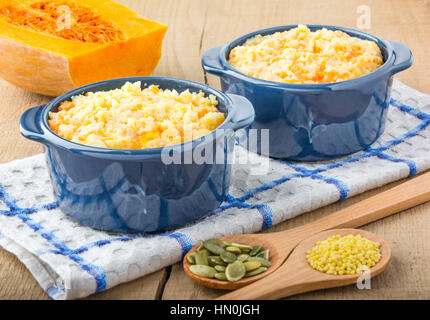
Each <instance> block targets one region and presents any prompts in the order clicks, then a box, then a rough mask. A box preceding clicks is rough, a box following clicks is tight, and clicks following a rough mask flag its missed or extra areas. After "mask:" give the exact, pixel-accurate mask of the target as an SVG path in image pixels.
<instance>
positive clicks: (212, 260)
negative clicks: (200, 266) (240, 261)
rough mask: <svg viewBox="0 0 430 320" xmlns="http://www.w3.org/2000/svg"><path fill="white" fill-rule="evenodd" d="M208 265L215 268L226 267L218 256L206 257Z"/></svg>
mask: <svg viewBox="0 0 430 320" xmlns="http://www.w3.org/2000/svg"><path fill="white" fill-rule="evenodd" d="M208 261H209V265H210V266H212V267H215V266H216V265H221V266H226V265H227V263H225V262H224V261H223V260H222V259H221V258H220V257H219V256H209V257H208Z"/></svg>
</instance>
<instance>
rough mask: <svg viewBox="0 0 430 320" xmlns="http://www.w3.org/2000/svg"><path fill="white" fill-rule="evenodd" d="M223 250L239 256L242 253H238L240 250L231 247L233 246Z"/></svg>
mask: <svg viewBox="0 0 430 320" xmlns="http://www.w3.org/2000/svg"><path fill="white" fill-rule="evenodd" d="M225 250H227V251H228V252H232V253H235V254H241V253H242V251H240V249H239V248H238V247H233V246H231V247H227V248H225Z"/></svg>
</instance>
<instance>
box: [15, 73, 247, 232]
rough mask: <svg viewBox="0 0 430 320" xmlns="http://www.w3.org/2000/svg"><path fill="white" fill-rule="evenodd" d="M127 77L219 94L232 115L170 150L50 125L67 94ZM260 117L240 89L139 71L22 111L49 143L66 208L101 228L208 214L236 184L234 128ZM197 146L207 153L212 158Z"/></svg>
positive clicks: (123, 228) (163, 225)
mask: <svg viewBox="0 0 430 320" xmlns="http://www.w3.org/2000/svg"><path fill="white" fill-rule="evenodd" d="M126 81H132V82H134V81H141V82H142V86H144V87H146V86H148V85H151V84H155V85H159V86H160V88H163V89H176V90H177V91H179V92H181V91H184V90H186V89H190V91H191V92H198V91H200V90H202V91H203V92H205V94H213V95H215V96H216V97H217V99H218V102H219V105H218V109H219V110H220V111H222V112H224V113H225V114H226V120H225V121H224V122H223V123H222V124H221V126H220V127H218V128H217V129H216V130H214V131H213V132H211V133H210V134H208V135H206V136H204V137H201V138H199V139H195V140H193V141H189V142H185V143H183V144H180V145H176V146H173V147H172V148H171V149H172V150H171V153H166V151H168V150H169V149H167V148H154V149H141V150H119V149H102V148H95V147H90V146H85V145H81V144H76V143H73V142H71V141H68V140H65V139H63V138H61V137H60V136H58V135H56V134H55V133H54V132H53V131H51V130H50V129H49V127H48V124H47V119H48V113H49V112H50V111H56V110H57V107H58V106H59V104H60V103H61V102H62V101H67V100H69V99H70V97H71V96H74V95H78V94H84V93H85V92H89V91H92V92H95V91H101V90H111V89H114V88H119V87H121V86H122V85H123V84H124V83H125V82H126ZM253 119H254V110H253V108H252V105H251V104H250V103H249V101H247V100H246V99H245V98H243V97H241V96H237V95H233V94H232V95H228V96H227V95H225V94H223V93H222V92H220V91H217V90H215V89H212V88H210V87H208V86H205V85H203V84H199V83H196V82H192V81H187V80H181V79H174V78H157V77H133V78H122V79H113V80H107V81H102V82H98V83H94V84H90V85H87V86H84V87H81V88H77V89H74V90H72V91H70V92H68V93H65V94H64V95H61V96H59V97H58V98H56V99H54V100H53V101H52V102H50V103H48V104H47V105H45V106H39V107H35V108H32V109H29V110H27V111H26V112H24V114H23V115H22V117H21V121H20V130H21V133H22V134H23V135H24V136H25V137H27V138H29V139H32V140H36V141H39V142H41V143H43V144H44V145H45V154H46V159H47V165H48V169H49V174H50V177H51V182H52V185H53V189H54V194H55V197H56V199H57V200H58V201H59V203H60V208H61V210H62V211H63V212H64V213H65V214H67V215H68V216H70V217H71V218H73V219H75V220H77V221H78V222H80V223H82V224H85V225H87V226H90V227H93V228H96V229H101V230H109V231H118V232H156V231H164V230H168V229H171V228H175V227H178V226H182V225H185V224H187V223H189V222H192V221H195V220H196V219H199V218H202V217H204V216H205V215H207V214H208V213H209V212H211V211H212V210H214V209H216V208H217V207H218V206H219V205H220V204H221V202H222V201H223V200H224V199H225V197H226V195H227V193H228V188H229V185H230V172H231V161H230V160H231V159H230V156H231V154H232V151H233V148H234V131H235V130H237V129H240V128H243V127H246V126H247V125H249V124H250V123H251V122H252V121H253ZM173 149H174V151H175V152H176V153H173ZM202 150H205V151H204V152H203V151H202ZM193 153H194V155H196V154H197V155H199V154H200V155H206V156H207V157H206V159H207V160H206V161H203V160H202V159H201V158H195V157H193ZM173 155H177V156H178V155H179V159H181V158H182V160H180V161H176V162H174V160H175V159H176V160H178V158H174V156H173ZM166 159H167V160H168V161H167V162H166ZM169 161H170V162H173V163H169Z"/></svg>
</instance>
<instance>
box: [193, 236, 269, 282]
mask: <svg viewBox="0 0 430 320" xmlns="http://www.w3.org/2000/svg"><path fill="white" fill-rule="evenodd" d="M186 259H187V262H188V263H189V264H191V266H190V271H191V272H192V273H194V274H195V275H198V276H201V277H204V278H210V279H213V278H215V279H217V280H220V281H232V282H234V281H239V280H240V279H243V278H247V277H252V276H255V275H258V274H260V273H263V272H265V271H266V270H267V268H268V267H270V266H271V263H270V252H269V250H268V249H265V248H263V246H262V245H255V246H250V245H247V244H244V243H236V242H230V241H223V240H221V239H218V238H214V239H209V240H206V241H204V242H202V243H201V244H200V246H199V248H198V249H197V251H194V252H190V253H188V254H187V256H186Z"/></svg>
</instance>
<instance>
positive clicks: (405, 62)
mask: <svg viewBox="0 0 430 320" xmlns="http://www.w3.org/2000/svg"><path fill="white" fill-rule="evenodd" d="M389 43H390V44H391V46H392V47H393V50H394V55H395V58H396V59H395V60H394V64H393V66H392V67H391V74H396V73H398V72H400V71H402V70H405V69H407V68H409V67H410V66H411V65H412V61H413V58H412V52H411V50H410V49H409V48H408V47H407V46H406V45H405V44H403V43H401V42H397V41H389Z"/></svg>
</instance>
